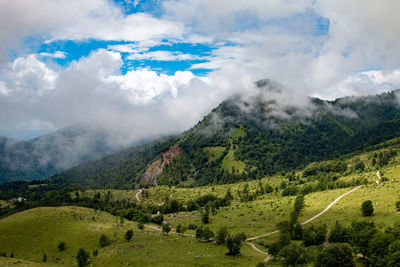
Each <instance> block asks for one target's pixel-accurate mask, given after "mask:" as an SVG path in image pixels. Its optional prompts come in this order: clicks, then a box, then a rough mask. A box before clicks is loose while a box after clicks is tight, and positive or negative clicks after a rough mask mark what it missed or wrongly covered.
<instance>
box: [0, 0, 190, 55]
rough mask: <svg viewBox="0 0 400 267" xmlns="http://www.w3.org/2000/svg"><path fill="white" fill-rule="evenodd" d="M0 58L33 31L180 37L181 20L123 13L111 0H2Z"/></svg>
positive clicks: (68, 36)
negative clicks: (173, 20)
mask: <svg viewBox="0 0 400 267" xmlns="http://www.w3.org/2000/svg"><path fill="white" fill-rule="evenodd" d="M0 25H1V27H0V40H2V42H0V59H1V60H2V61H3V62H4V61H5V59H6V56H5V55H6V54H7V51H8V50H9V49H11V48H13V49H16V47H17V46H18V44H19V42H20V41H21V40H22V39H23V38H25V37H26V36H29V35H31V34H34V35H35V36H38V37H40V38H41V39H48V40H59V39H63V40H85V39H88V38H94V39H99V40H124V41H145V42H148V41H151V40H156V41H157V40H158V41H159V40H162V39H173V38H181V36H182V34H183V33H184V31H185V29H184V26H183V24H182V23H180V22H172V21H170V20H168V19H159V18H155V17H153V16H151V15H149V14H145V13H135V14H130V15H125V14H123V12H122V10H121V9H120V8H119V7H118V6H116V5H115V4H113V2H112V1H108V0H85V1H81V0H59V1H53V0H41V1H40V3H38V2H37V1H35V0H24V1H14V0H3V1H0Z"/></svg>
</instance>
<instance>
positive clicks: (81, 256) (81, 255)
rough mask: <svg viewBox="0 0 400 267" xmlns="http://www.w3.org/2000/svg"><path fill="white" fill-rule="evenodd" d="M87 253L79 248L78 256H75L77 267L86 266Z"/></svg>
mask: <svg viewBox="0 0 400 267" xmlns="http://www.w3.org/2000/svg"><path fill="white" fill-rule="evenodd" d="M88 259H89V253H87V252H86V251H85V250H84V249H83V248H80V249H79V251H78V255H76V260H77V261H78V266H79V267H84V266H86V265H87V264H88Z"/></svg>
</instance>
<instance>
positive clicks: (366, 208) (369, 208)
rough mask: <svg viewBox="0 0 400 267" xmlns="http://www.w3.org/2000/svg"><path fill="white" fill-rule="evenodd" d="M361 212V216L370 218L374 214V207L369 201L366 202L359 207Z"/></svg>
mask: <svg viewBox="0 0 400 267" xmlns="http://www.w3.org/2000/svg"><path fill="white" fill-rule="evenodd" d="M361 211H362V215H363V216H372V214H373V213H374V206H373V205H372V201H371V200H366V201H364V202H363V203H362V205H361Z"/></svg>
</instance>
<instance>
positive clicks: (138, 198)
mask: <svg viewBox="0 0 400 267" xmlns="http://www.w3.org/2000/svg"><path fill="white" fill-rule="evenodd" d="M142 191H143V189H140V190H139V191H138V192H137V193H136V199H137V201H140V194H142Z"/></svg>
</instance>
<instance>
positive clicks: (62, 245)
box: [57, 241, 65, 251]
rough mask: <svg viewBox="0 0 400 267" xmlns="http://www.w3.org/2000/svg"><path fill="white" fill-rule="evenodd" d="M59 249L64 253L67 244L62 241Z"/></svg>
mask: <svg viewBox="0 0 400 267" xmlns="http://www.w3.org/2000/svg"><path fill="white" fill-rule="evenodd" d="M57 248H58V251H63V250H65V242H64V241H62V242H60V243H58V246H57Z"/></svg>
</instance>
